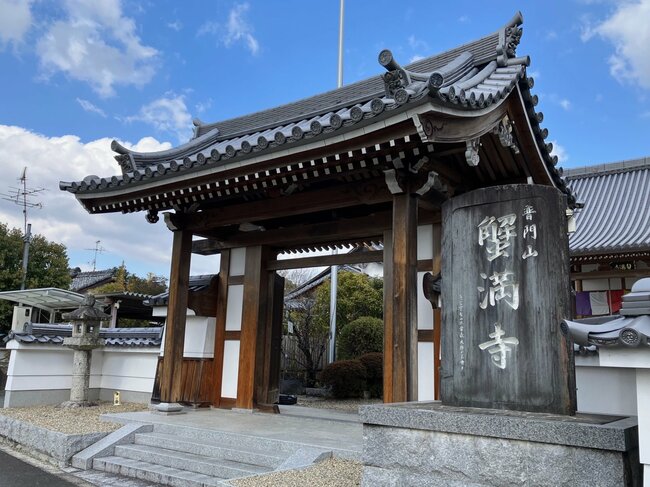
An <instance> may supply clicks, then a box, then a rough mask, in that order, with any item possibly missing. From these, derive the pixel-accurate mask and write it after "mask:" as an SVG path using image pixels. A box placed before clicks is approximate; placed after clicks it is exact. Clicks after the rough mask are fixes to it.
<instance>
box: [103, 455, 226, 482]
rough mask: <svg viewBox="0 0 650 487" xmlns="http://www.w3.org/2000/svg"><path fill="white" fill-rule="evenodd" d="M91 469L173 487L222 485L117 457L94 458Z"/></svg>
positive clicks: (212, 480)
mask: <svg viewBox="0 0 650 487" xmlns="http://www.w3.org/2000/svg"><path fill="white" fill-rule="evenodd" d="M93 468H94V469H95V470H101V471H103V472H108V473H112V474H117V475H122V476H124V477H131V478H135V479H140V480H146V481H148V482H155V483H157V484H162V485H171V486H174V487H216V486H220V485H223V484H221V481H222V480H223V479H218V478H215V477H211V476H209V475H204V474H200V473H195V472H189V471H187V470H181V469H178V468H173V467H162V466H160V465H156V464H154V463H149V462H143V461H140V460H133V459H131V458H123V457H117V456H110V457H102V458H95V459H94V460H93Z"/></svg>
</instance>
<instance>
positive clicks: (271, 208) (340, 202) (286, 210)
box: [171, 181, 391, 235]
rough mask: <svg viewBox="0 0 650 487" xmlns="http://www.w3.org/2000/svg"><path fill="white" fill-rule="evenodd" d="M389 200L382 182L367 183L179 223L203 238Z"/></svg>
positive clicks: (212, 212)
mask: <svg viewBox="0 0 650 487" xmlns="http://www.w3.org/2000/svg"><path fill="white" fill-rule="evenodd" d="M390 199H391V196H390V193H389V192H388V190H387V189H386V186H385V185H384V184H383V181H378V182H377V181H369V182H363V183H350V184H345V185H337V186H334V187H330V188H325V189H319V190H314V191H303V192H301V193H296V194H291V195H287V196H277V197H275V198H269V199H264V200H259V201H252V202H248V203H240V204H233V205H230V206H225V207H221V208H215V209H209V210H203V211H201V212H198V213H191V214H185V215H182V219H183V225H185V228H187V229H190V230H191V231H192V232H193V233H194V234H195V235H205V234H207V233H208V232H209V231H210V230H213V229H214V228H217V227H222V226H226V225H234V224H239V223H242V222H260V221H264V220H268V219H271V218H282V217H289V216H295V215H301V214H305V213H314V212H317V211H323V210H333V209H339V208H346V207H349V206H355V205H360V204H365V205H371V204H376V203H384V202H388V201H390ZM176 218H178V216H176V215H172V216H171V219H172V221H173V220H174V219H176Z"/></svg>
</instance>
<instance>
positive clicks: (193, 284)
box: [142, 274, 217, 306]
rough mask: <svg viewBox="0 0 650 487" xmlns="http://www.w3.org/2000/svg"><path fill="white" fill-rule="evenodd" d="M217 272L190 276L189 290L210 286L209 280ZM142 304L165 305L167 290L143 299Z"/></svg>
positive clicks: (166, 303) (194, 290)
mask: <svg viewBox="0 0 650 487" xmlns="http://www.w3.org/2000/svg"><path fill="white" fill-rule="evenodd" d="M216 276H217V274H203V275H198V276H190V282H189V292H196V291H202V290H203V289H207V288H208V287H210V282H211V281H212V279H214V278H215V277H216ZM142 304H144V305H145V306H167V305H168V304H169V291H165V292H164V293H160V294H157V295H155V296H151V297H150V298H149V299H145V300H144V301H143V302H142Z"/></svg>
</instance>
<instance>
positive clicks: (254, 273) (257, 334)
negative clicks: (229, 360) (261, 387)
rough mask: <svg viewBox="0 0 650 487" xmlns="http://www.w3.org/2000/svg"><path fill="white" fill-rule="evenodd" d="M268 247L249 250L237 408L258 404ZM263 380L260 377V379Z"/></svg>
mask: <svg viewBox="0 0 650 487" xmlns="http://www.w3.org/2000/svg"><path fill="white" fill-rule="evenodd" d="M267 260H268V251H267V249H265V248H264V247H261V246H255V247H247V248H246V274H245V275H244V303H243V312H242V325H241V338H240V348H239V376H238V380H237V401H236V407H238V408H242V409H253V406H254V404H255V381H256V375H258V374H256V369H257V368H258V364H259V357H258V355H260V354H261V355H263V354H264V351H263V347H264V341H265V340H264V338H265V334H264V327H265V324H266V321H267V306H268V305H269V303H268V276H269V272H268V271H267V270H266V261H267ZM258 380H259V376H258Z"/></svg>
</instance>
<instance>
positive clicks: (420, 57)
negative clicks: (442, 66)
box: [409, 54, 424, 64]
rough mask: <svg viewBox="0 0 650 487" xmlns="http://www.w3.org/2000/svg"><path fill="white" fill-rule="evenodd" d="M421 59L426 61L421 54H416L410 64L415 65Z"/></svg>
mask: <svg viewBox="0 0 650 487" xmlns="http://www.w3.org/2000/svg"><path fill="white" fill-rule="evenodd" d="M420 59H424V56H421V55H420V54H414V55H413V56H411V59H409V64H411V63H414V62H415V61H419V60H420Z"/></svg>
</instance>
